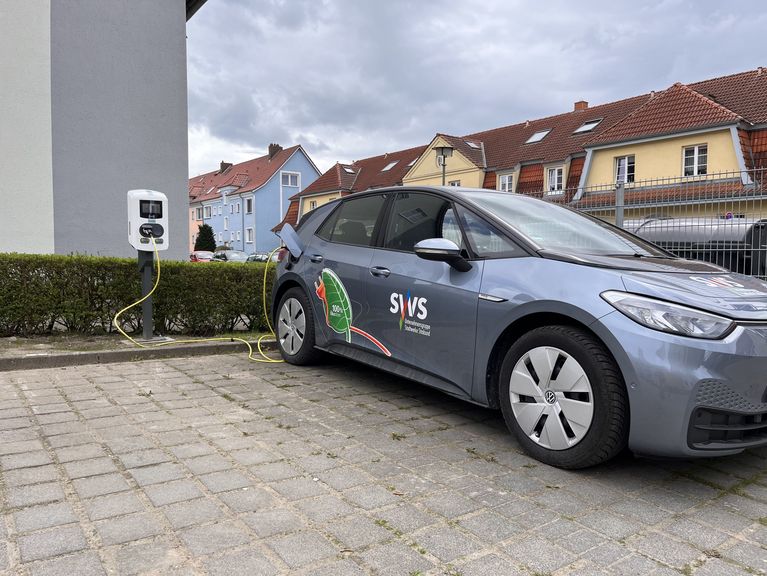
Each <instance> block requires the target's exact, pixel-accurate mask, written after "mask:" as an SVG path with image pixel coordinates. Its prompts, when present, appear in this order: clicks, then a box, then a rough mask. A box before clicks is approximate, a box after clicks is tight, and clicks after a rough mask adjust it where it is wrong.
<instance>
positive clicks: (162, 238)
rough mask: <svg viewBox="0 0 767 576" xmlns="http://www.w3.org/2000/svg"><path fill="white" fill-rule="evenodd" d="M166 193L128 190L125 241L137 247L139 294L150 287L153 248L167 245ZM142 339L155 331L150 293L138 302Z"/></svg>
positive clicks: (149, 337) (143, 294)
mask: <svg viewBox="0 0 767 576" xmlns="http://www.w3.org/2000/svg"><path fill="white" fill-rule="evenodd" d="M168 237H169V236H168V197H167V196H165V194H163V193H162V192H157V191H155V190H128V242H129V243H130V245H131V246H133V247H134V248H135V249H136V250H137V251H138V269H139V273H140V274H141V296H142V298H144V297H146V296H147V295H148V294H149V293H150V292H151V290H152V269H153V268H154V252H155V250H158V251H159V250H167V249H168ZM141 313H142V318H143V337H144V340H151V339H152V337H153V335H154V320H153V315H152V297H151V296H150V297H148V298H146V300H144V301H143V302H142V303H141Z"/></svg>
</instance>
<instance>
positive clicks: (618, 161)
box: [615, 154, 637, 184]
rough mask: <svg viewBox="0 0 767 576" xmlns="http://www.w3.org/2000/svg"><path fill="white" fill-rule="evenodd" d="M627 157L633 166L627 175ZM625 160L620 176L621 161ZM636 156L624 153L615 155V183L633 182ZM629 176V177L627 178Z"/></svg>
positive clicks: (634, 179)
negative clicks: (623, 154)
mask: <svg viewBox="0 0 767 576" xmlns="http://www.w3.org/2000/svg"><path fill="white" fill-rule="evenodd" d="M629 159H631V163H632V164H633V166H634V170H633V172H634V173H633V174H631V175H629ZM622 161H625V163H626V166H625V168H624V170H623V175H622V177H621V162H622ZM636 166H637V163H636V156H635V155H634V154H626V155H625V156H616V157H615V183H616V184H621V183H622V184H633V183H634V182H635V181H636V169H637V168H636ZM629 177H630V179H629Z"/></svg>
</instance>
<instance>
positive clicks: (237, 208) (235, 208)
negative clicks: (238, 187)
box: [234, 202, 240, 214]
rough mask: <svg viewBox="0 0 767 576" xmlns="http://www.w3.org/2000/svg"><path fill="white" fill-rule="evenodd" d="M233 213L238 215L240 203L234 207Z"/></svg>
mask: <svg viewBox="0 0 767 576" xmlns="http://www.w3.org/2000/svg"><path fill="white" fill-rule="evenodd" d="M234 213H235V214H239V213H240V203H239V202H237V204H235V205H234Z"/></svg>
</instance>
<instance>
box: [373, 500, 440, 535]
mask: <svg viewBox="0 0 767 576" xmlns="http://www.w3.org/2000/svg"><path fill="white" fill-rule="evenodd" d="M375 516H376V517H377V518H380V519H382V520H386V521H387V522H388V523H389V525H390V526H392V527H393V528H396V529H397V530H400V531H401V532H412V531H414V530H417V529H419V528H423V527H424V526H429V525H431V524H434V523H436V522H437V518H435V517H434V516H432V515H430V514H427V513H426V512H423V511H421V510H419V509H418V508H416V507H415V506H413V505H411V504H398V505H397V506H393V507H392V508H387V509H385V510H377V511H376V512H375Z"/></svg>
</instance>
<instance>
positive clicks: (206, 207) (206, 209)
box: [203, 206, 213, 218]
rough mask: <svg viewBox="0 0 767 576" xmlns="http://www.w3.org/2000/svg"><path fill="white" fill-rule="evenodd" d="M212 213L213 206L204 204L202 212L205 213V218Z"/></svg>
mask: <svg viewBox="0 0 767 576" xmlns="http://www.w3.org/2000/svg"><path fill="white" fill-rule="evenodd" d="M212 213H213V208H212V207H211V206H205V209H204V210H203V214H205V218H210V217H211V216H212Z"/></svg>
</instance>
